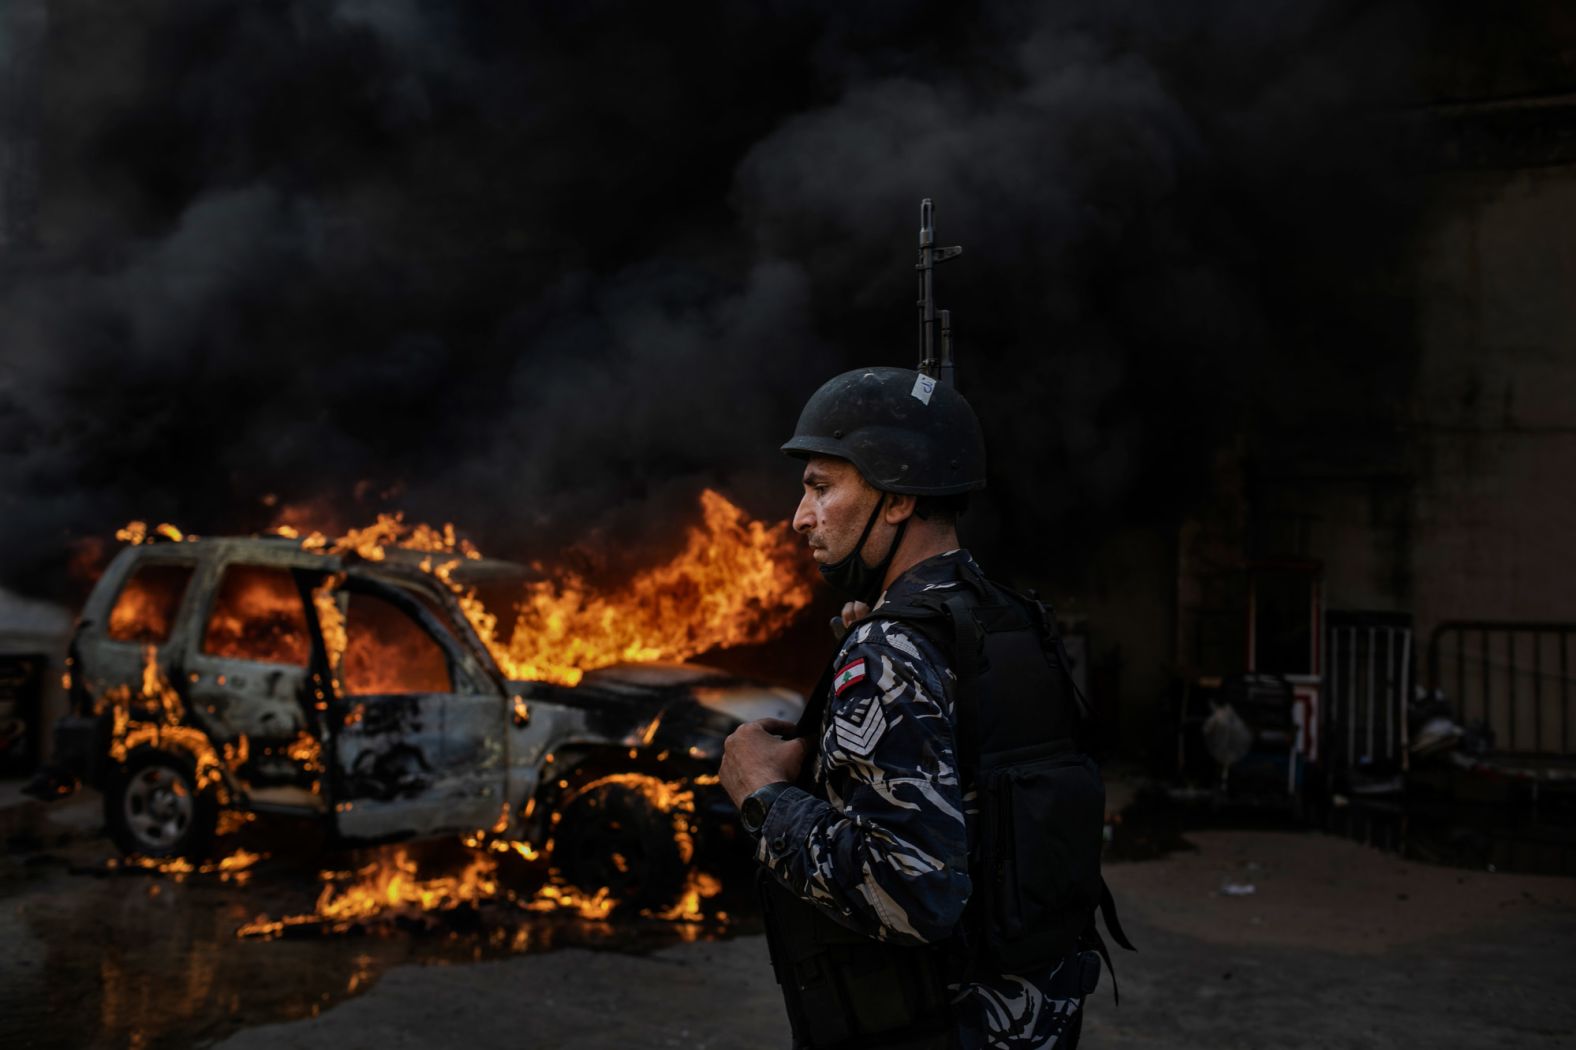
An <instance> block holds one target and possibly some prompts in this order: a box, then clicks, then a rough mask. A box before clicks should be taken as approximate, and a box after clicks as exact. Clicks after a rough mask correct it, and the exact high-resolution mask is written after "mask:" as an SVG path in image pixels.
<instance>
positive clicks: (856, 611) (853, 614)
mask: <svg viewBox="0 0 1576 1050" xmlns="http://www.w3.org/2000/svg"><path fill="white" fill-rule="evenodd" d="M869 615H870V606H868V605H866V604H865V603H864V602H849V603H848V604H847V605H845V606H843V626H844V627H852V626H853V625H854V624H856V623H858V622H859V621H860V620H863V619H864V618H865V617H866V616H869Z"/></svg>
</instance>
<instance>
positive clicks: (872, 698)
mask: <svg viewBox="0 0 1576 1050" xmlns="http://www.w3.org/2000/svg"><path fill="white" fill-rule="evenodd" d="M886 727H887V720H886V713H885V712H884V711H882V710H881V695H880V694H879V693H871V694H870V695H869V696H867V697H865V698H864V699H863V700H856V701H854V702H853V703H852V704H851V705H849V706H848V707H847V708H846V709H842V710H839V711H838V712H837V713H836V714H835V715H833V717H832V732H833V733H834V734H835V735H836V737H837V746H838V747H839V748H841V749H842V750H844V751H846V752H847V753H848V754H850V755H858V756H860V757H862V758H869V757H870V753H871V752H872V751H874V750H875V747H876V742H877V741H878V740H880V739H881V734H882V733H884V732H886Z"/></svg>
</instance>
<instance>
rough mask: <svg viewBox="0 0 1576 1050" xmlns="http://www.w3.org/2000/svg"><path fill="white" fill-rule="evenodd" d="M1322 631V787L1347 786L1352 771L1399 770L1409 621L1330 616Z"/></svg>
mask: <svg viewBox="0 0 1576 1050" xmlns="http://www.w3.org/2000/svg"><path fill="white" fill-rule="evenodd" d="M1326 625H1327V637H1326V645H1327V652H1328V654H1329V655H1328V659H1327V661H1326V663H1325V690H1324V692H1325V706H1324V710H1325V718H1324V744H1323V758H1324V767H1325V770H1326V772H1327V774H1328V779H1329V781H1330V782H1331V783H1332V784H1334V783H1336V782H1342V783H1350V781H1351V779H1352V777H1351V774H1352V771H1353V770H1357V771H1359V772H1360V773H1362V774H1365V775H1370V774H1371V775H1375V776H1385V775H1395V774H1399V773H1402V772H1405V771H1406V768H1407V727H1406V707H1407V698H1408V696H1409V695H1410V694H1411V686H1412V627H1411V619H1410V618H1409V617H1407V616H1405V615H1401V614H1396V613H1350V612H1348V613H1341V612H1332V613H1330V614H1329V615H1328V617H1327V619H1326Z"/></svg>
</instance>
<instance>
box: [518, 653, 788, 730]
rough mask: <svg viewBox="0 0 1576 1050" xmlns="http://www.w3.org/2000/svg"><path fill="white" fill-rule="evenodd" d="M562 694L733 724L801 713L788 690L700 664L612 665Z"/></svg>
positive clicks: (520, 685)
mask: <svg viewBox="0 0 1576 1050" xmlns="http://www.w3.org/2000/svg"><path fill="white" fill-rule="evenodd" d="M513 684H514V685H515V687H516V688H524V689H525V690H527V691H531V690H533V689H537V688H540V683H534V682H517V683H513ZM564 691H565V693H567V694H568V696H569V697H572V698H573V700H571V702H575V701H578V702H581V703H585V702H588V701H589V702H592V703H599V704H609V703H612V704H619V705H621V706H628V707H630V708H632V709H634V710H637V711H645V712H652V713H655V712H656V711H658V710H661V709H664V708H669V707H672V706H675V705H680V706H682V705H684V704H687V703H694V704H697V705H699V706H700V707H702V708H705V709H706V710H708V711H712V712H715V713H716V714H718V715H721V716H724V717H725V718H728V719H732V720H734V721H737V722H750V721H754V720H755V719H757V718H781V719H783V720H785V721H789V722H795V721H798V719H799V716H800V715H801V714H802V713H803V712H804V698H803V697H802V696H800V695H799V694H798V693H796V692H794V691H793V690H792V689H785V688H782V687H780V686H772V685H767V684H765V683H763V682H757V681H752V680H751V679H748V678H741V677H739V676H738V675H736V674H733V673H732V672H729V671H724V670H722V669H720V668H716V667H708V666H706V665H704V664H682V663H624V664H614V665H612V666H610V667H600V668H597V669H596V670H594V671H587V672H586V674H585V677H584V678H582V679H581V680H580V684H579V685H577V686H574V687H570V688H566V689H565V690H564ZM566 698H567V697H566Z"/></svg>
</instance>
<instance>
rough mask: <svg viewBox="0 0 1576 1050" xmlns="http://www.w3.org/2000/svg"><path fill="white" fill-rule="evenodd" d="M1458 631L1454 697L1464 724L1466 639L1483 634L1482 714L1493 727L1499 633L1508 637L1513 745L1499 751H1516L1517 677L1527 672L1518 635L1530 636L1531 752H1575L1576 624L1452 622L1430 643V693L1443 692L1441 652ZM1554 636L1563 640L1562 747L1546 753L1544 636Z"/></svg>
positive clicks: (1438, 629) (1509, 717)
mask: <svg viewBox="0 0 1576 1050" xmlns="http://www.w3.org/2000/svg"><path fill="white" fill-rule="evenodd" d="M1452 631H1453V632H1455V635H1456V644H1455V659H1456V682H1455V686H1456V691H1455V693H1454V695H1453V699H1454V701H1455V703H1456V705H1457V710H1456V714H1457V716H1458V717H1459V718H1460V719H1461V720H1462V721H1463V722H1464V721H1465V720H1466V718H1467V711H1466V709H1465V703H1464V700H1465V697H1466V637H1467V634H1468V633H1469V632H1474V633H1476V634H1477V635H1478V638H1479V640H1480V642H1481V644H1480V646H1479V648H1478V656H1479V663H1480V664H1481V665H1482V672H1483V693H1482V697H1481V716H1482V718H1483V720H1484V721H1485V722H1486V723H1487V724H1488V725H1490V726H1492V725H1493V724H1494V718H1493V715H1494V713H1495V704H1494V700H1495V696H1494V691H1493V685H1494V682H1493V674H1492V669H1491V668H1490V666H1489V664H1490V656H1491V652H1492V639H1493V636H1494V635H1495V634H1497V633H1503V634H1504V636H1505V645H1504V651H1505V684H1506V686H1507V687H1508V691H1509V694H1510V695H1509V698H1508V700H1507V701H1506V703H1507V707H1506V713H1505V720H1506V724H1507V725H1508V726H1509V727H1510V740H1509V741H1508V742H1507V743H1508V744H1509V746H1508V747H1498V748H1496V749H1495V750H1497V751H1514V750H1515V745H1516V701H1517V699H1518V697H1517V693H1516V677H1517V675H1518V673H1521V672H1524V671H1526V670H1527V668H1524V667H1520V666H1518V665H1517V664H1516V636H1517V635H1522V634H1530V635H1531V636H1532V639H1533V641H1532V667H1531V672H1532V753H1534V754H1542V753H1549V754H1560V755H1570V754H1572V753H1573V751H1572V748H1571V740H1570V722H1571V717H1570V705H1571V699H1572V694H1573V692H1576V690H1572V689H1571V678H1570V656H1569V653H1570V644H1569V639H1570V637H1571V636H1572V635H1576V623H1558V622H1549V621H1530V620H1447V621H1446V622H1444V623H1441V624H1440V625H1439V626H1437V627H1435V628H1434V633H1433V634H1432V635H1431V636H1430V637H1429V640H1428V684H1429V688H1431V689H1440V688H1441V687H1442V683H1441V682H1440V680H1439V677H1440V675H1439V663H1440V650H1441V649H1442V648H1443V640H1444V637H1445V635H1446V634H1448V633H1450V632H1452ZM1544 635H1554V636H1556V637H1557V638H1558V639H1559V646H1560V659H1559V683H1560V735H1559V746H1558V747H1557V748H1555V749H1553V750H1551V751H1548V752H1545V750H1544V740H1543V729H1544V726H1543V674H1544V672H1543V646H1542V644H1541V639H1542V636H1544Z"/></svg>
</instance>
